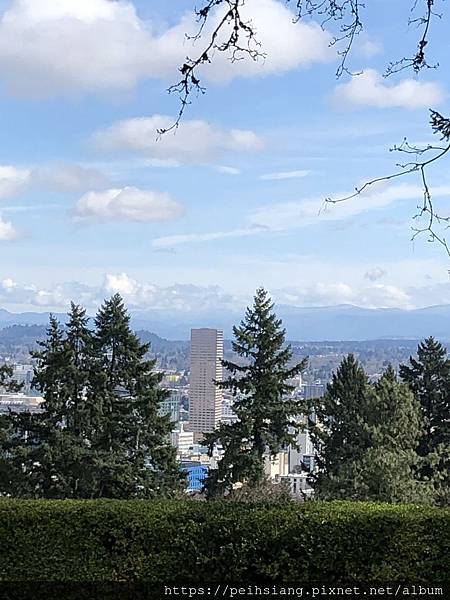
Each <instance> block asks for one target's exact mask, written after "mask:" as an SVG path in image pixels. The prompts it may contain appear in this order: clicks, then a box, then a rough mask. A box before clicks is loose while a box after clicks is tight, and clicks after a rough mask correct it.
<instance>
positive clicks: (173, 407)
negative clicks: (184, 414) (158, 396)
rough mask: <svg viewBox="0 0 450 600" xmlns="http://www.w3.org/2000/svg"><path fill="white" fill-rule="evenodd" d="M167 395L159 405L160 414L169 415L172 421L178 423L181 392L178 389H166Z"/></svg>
mask: <svg viewBox="0 0 450 600" xmlns="http://www.w3.org/2000/svg"><path fill="white" fill-rule="evenodd" d="M168 392H169V394H170V395H169V396H168V397H167V398H166V399H165V400H163V401H162V402H161V404H160V407H159V411H158V412H159V414H160V415H169V417H170V420H171V421H172V423H178V421H179V420H180V411H181V394H180V392H179V391H178V390H168Z"/></svg>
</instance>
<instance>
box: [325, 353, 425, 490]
mask: <svg viewBox="0 0 450 600" xmlns="http://www.w3.org/2000/svg"><path fill="white" fill-rule="evenodd" d="M317 418H318V426H317V428H316V429H315V431H314V441H315V443H316V445H317V446H318V450H319V473H318V474H317V476H316V480H315V487H316V494H317V496H318V497H319V498H323V499H339V498H341V499H352V500H372V501H380V502H381V501H383V502H429V501H432V499H433V493H432V490H431V489H430V487H429V486H427V485H424V484H423V483H422V482H420V481H419V476H418V471H419V466H420V457H419V456H418V454H417V452H416V448H417V444H418V440H419V439H420V435H421V422H420V411H419V406H418V403H417V401H416V400H415V398H414V396H413V394H412V393H411V392H410V391H409V390H408V388H407V386H405V385H404V384H402V383H400V382H399V381H398V380H397V377H396V374H395V372H394V370H393V369H392V367H390V366H389V367H388V368H387V370H386V371H385V373H384V374H383V375H382V377H381V378H380V379H379V380H378V381H377V382H376V383H375V384H374V385H371V384H370V383H369V381H368V380H367V377H366V375H365V373H364V371H363V369H362V367H361V366H360V365H359V364H358V362H357V361H356V360H355V358H354V357H353V356H351V355H350V356H349V357H347V358H345V359H344V360H343V361H342V363H341V365H340V367H339V369H338V371H337V372H336V374H335V375H334V377H333V381H332V383H331V384H330V385H329V386H328V388H327V392H326V394H325V396H324V398H323V399H322V400H321V402H320V404H319V406H318V410H317Z"/></svg>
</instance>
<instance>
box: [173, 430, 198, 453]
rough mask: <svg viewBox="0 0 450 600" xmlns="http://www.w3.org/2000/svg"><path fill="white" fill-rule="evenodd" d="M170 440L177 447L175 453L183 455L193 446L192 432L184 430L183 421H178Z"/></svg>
mask: <svg viewBox="0 0 450 600" xmlns="http://www.w3.org/2000/svg"><path fill="white" fill-rule="evenodd" d="M171 442H172V445H173V446H175V448H176V449H177V455H179V456H181V457H182V456H185V455H186V454H188V452H189V451H190V450H191V448H192V447H193V446H194V434H193V432H192V431H187V430H186V424H185V423H179V425H178V427H177V429H175V430H174V431H172V434H171Z"/></svg>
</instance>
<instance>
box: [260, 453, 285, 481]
mask: <svg viewBox="0 0 450 600" xmlns="http://www.w3.org/2000/svg"><path fill="white" fill-rule="evenodd" d="M264 472H265V474H266V476H267V477H269V479H271V480H279V479H280V477H283V476H285V475H287V474H288V473H289V453H288V452H285V451H282V452H279V453H278V454H277V455H276V456H270V455H269V454H267V455H266V456H265V460H264Z"/></svg>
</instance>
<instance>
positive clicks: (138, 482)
mask: <svg viewBox="0 0 450 600" xmlns="http://www.w3.org/2000/svg"><path fill="white" fill-rule="evenodd" d="M95 325H96V331H95V335H94V339H93V351H94V357H95V363H94V371H93V378H92V381H91V387H90V389H89V390H88V399H89V404H90V406H91V422H92V426H93V431H94V434H93V437H92V446H91V450H92V458H93V463H92V477H93V480H94V482H95V488H96V492H95V494H94V495H95V497H112V498H130V497H152V496H155V495H158V494H166V493H170V492H171V491H173V490H175V489H177V488H178V487H179V485H180V483H181V474H180V470H179V468H178V465H177V463H176V457H175V449H174V448H172V446H171V445H170V443H169V439H168V438H169V435H170V431H171V423H170V419H169V417H167V416H160V415H159V413H158V409H159V406H160V403H161V401H162V400H163V399H164V398H166V397H167V392H166V391H165V390H162V389H161V388H160V387H159V384H160V382H161V380H162V378H163V374H162V373H156V372H155V370H154V367H155V361H154V360H146V359H145V356H146V354H147V352H148V350H149V345H148V344H141V343H140V341H139V338H138V337H137V336H136V335H135V334H134V333H133V331H132V330H131V329H130V317H129V315H128V314H127V311H126V309H125V307H124V303H123V300H122V298H121V297H120V296H119V295H118V294H116V295H115V296H113V297H112V298H111V299H110V300H108V301H106V302H105V303H104V304H103V306H102V307H101V308H100V310H99V312H98V314H97V317H96V319H95Z"/></svg>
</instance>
